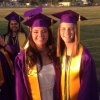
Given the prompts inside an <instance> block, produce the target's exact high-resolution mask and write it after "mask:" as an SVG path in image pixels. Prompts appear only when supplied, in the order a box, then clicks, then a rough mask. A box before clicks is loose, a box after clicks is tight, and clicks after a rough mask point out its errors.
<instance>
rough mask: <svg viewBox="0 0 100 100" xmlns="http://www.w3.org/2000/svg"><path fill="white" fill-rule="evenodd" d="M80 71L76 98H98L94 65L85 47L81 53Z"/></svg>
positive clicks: (87, 99) (94, 99) (90, 99)
mask: <svg viewBox="0 0 100 100" xmlns="http://www.w3.org/2000/svg"><path fill="white" fill-rule="evenodd" d="M80 71H81V72H80V90H79V93H78V100H99V92H98V83H97V77H96V67H95V63H94V60H93V59H92V57H91V55H90V53H89V51H88V49H87V48H84V50H83V53H82V59H81V70H80Z"/></svg>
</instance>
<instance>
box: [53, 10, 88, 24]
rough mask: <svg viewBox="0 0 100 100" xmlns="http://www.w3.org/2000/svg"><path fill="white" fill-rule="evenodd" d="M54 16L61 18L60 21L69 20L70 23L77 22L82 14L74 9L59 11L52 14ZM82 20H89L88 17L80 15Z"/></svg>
mask: <svg viewBox="0 0 100 100" xmlns="http://www.w3.org/2000/svg"><path fill="white" fill-rule="evenodd" d="M52 16H54V17H56V18H59V19H60V22H68V23H77V21H78V20H79V16H80V14H78V13H76V12H74V11H72V10H66V11H62V12H58V13H54V14H52ZM80 20H81V21H83V20H87V18H85V17H83V16H80Z"/></svg>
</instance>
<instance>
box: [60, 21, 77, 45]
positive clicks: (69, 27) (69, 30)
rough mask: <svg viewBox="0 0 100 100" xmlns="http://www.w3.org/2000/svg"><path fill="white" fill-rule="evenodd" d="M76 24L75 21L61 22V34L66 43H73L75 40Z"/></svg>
mask: <svg viewBox="0 0 100 100" xmlns="http://www.w3.org/2000/svg"><path fill="white" fill-rule="evenodd" d="M75 34H76V26H75V24H73V23H64V22H63V23H61V24H60V36H61V38H62V40H63V41H64V42H65V43H72V42H74V41H75Z"/></svg>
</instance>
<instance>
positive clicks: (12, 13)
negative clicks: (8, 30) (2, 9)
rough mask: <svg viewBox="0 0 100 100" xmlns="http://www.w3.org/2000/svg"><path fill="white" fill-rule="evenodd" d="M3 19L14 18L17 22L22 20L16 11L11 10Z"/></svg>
mask: <svg viewBox="0 0 100 100" xmlns="http://www.w3.org/2000/svg"><path fill="white" fill-rule="evenodd" d="M5 19H7V20H8V21H11V20H16V21H17V22H21V21H23V20H24V19H23V18H22V17H21V16H20V15H18V14H17V13H15V12H14V11H13V12H11V13H10V14H8V15H7V16H6V17H5Z"/></svg>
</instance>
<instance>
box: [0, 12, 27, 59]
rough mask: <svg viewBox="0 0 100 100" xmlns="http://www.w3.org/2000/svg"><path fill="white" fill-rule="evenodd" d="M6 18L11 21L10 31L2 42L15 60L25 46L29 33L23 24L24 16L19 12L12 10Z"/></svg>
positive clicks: (9, 24)
mask: <svg viewBox="0 0 100 100" xmlns="http://www.w3.org/2000/svg"><path fill="white" fill-rule="evenodd" d="M5 19H7V20H8V21H9V23H8V32H7V34H6V36H5V41H4V40H3V39H2V40H1V43H0V44H1V45H3V46H4V47H5V50H6V51H8V52H9V54H10V56H11V59H12V60H13V61H14V59H15V57H16V55H17V54H18V52H19V51H20V49H21V48H23V45H24V42H25V40H26V38H27V34H26V33H25V31H24V29H23V27H22V25H21V21H23V18H22V17H21V16H19V15H18V14H17V13H15V12H11V13H10V14H8V15H7V16H6V17H5Z"/></svg>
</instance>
